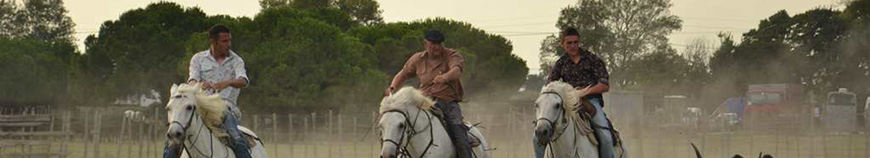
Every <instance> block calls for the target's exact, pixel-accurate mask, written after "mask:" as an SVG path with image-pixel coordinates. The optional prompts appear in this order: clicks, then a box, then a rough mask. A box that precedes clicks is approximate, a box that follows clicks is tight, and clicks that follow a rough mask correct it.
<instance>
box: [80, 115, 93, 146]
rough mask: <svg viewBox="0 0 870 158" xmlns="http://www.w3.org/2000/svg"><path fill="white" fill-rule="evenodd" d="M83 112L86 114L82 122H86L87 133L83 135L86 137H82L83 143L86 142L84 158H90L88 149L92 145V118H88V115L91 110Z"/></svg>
mask: <svg viewBox="0 0 870 158" xmlns="http://www.w3.org/2000/svg"><path fill="white" fill-rule="evenodd" d="M81 112H82V113H84V114H82V120H84V121H85V133H84V134H83V135H84V137H82V141H84V143H83V144H84V145H85V150H84V157H88V149H89V148H90V145H91V139H90V135H91V118H90V117H88V116H90V115H88V114H89V113H90V110H89V109H84V110H82V111H81Z"/></svg>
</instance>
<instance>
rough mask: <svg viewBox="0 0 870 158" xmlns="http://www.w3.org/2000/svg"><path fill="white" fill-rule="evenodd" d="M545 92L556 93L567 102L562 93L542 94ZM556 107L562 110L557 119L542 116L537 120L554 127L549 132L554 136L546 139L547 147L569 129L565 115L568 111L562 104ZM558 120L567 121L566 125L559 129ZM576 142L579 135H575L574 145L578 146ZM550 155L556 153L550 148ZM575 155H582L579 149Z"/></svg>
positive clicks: (554, 93)
mask: <svg viewBox="0 0 870 158" xmlns="http://www.w3.org/2000/svg"><path fill="white" fill-rule="evenodd" d="M543 94H553V95H556V96H557V97H559V100H561V101H562V103H563V104H564V103H565V101H564V100H565V99H563V98H562V95H560V94H559V93H556V92H554V91H545V92H541V95H543ZM578 104H579V102H578ZM556 109H559V110H561V111H559V115H558V116H556V119H554V120H550V119H547V118H546V117H541V118H538V119H537V120H535V123H536V124H537V123H538V121H545V122H547V123H549V124H550V129H553V130H552V131H551V133H549V134H550V135H551V136H552V137H550V140H548V141H546V144H543V145H544V146H545V147H546V146H550V145H551V144H552V143H553V142H556V141H557V140H559V138H561V137H562V135H564V134H565V131H566V130H568V124H567V122H568V119H567V118H566V117H565V113H567V111H566V109H565V108H564V106H562V105H560V106H557V108H556ZM556 121H562V123H565V125H562V126H561V129H557V128H559V127H558V126H557V125H556V123H557V122H556ZM575 128H576V127H575ZM557 131H558V132H557ZM576 144H577V136H575V137H574V146H576ZM551 148H552V147H551ZM550 155H555V154H554V153H553V150H552V149H551V150H550ZM574 155H575V157H577V156H579V155H580V153H578V151H576V150H575V151H574Z"/></svg>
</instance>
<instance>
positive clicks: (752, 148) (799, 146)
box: [0, 133, 870, 158]
mask: <svg viewBox="0 0 870 158" xmlns="http://www.w3.org/2000/svg"><path fill="white" fill-rule="evenodd" d="M529 140H531V138H530V136H525V137H522V136H519V137H515V138H514V139H503V138H495V139H494V138H490V143H492V147H494V148H496V150H494V151H493V155H494V157H497V158H526V157H532V149H531V143H530V141H529ZM868 140H870V135H865V134H851V135H830V134H818V135H792V134H788V133H782V134H779V135H774V134H748V133H710V134H704V135H693V136H690V135H679V134H673V135H646V136H644V138H643V139H637V138H625V142H626V145H627V147H628V149H629V152H630V153H629V154H630V156H631V157H639V158H694V157H695V154H694V151H693V150H692V149H691V146H690V145H689V142H693V143H695V145H697V147H698V148H699V150H700V151H701V152H702V153H703V155H704V157H711V158H730V157H731V156H733V155H734V154H741V155H743V156H746V157H756V156H757V155H758V153H759V152H764V153H766V154H771V155H774V156H775V157H788V158H824V157H830V158H843V157H846V158H851V157H870V141H868ZM134 143H142V145H141V148H142V149H141V150H140V145H139V144H134ZM265 143H266V145H265V146H266V149H267V152H268V153H269V155H270V157H315V158H344V157H377V155H378V152H379V151H380V145H379V144H378V142H377V141H376V140H374V139H367V140H366V141H364V142H360V141H359V139H356V140H355V142H353V141H344V142H343V141H332V142H313V141H310V142H300V143H295V144H291V143H286V142H278V143H273V142H269V141H266V142H265ZM149 146H150V148H149ZM68 147H69V148H68V152H67V154H68V156H69V157H72V158H81V157H86V156H85V152H84V151H85V143H83V142H81V141H71V142H70V144H69V146H68ZM162 147H163V144H162V141H159V140H155V141H150V142H148V141H144V142H127V143H122V144H117V143H114V142H112V143H110V142H104V143H100V149H99V152H100V155H99V157H101V158H110V157H112V158H114V157H125V158H139V157H159V155H160V154H161V153H162ZM22 149H25V150H24V151H26V147H22V146H16V147H4V148H2V149H0V155H3V157H12V156H13V155H9V154H10V153H18V152H22V151H23V150H22ZM94 149H95V148H94V146H88V150H90V152H89V153H88V155H87V157H97V156H96V155H94V154H93V153H94ZM31 150H32V151H34V152H42V151H45V150H48V147H47V146H45V145H41V146H32V148H31ZM51 151H52V152H59V151H60V144H59V142H55V143H53V145H52V147H51ZM15 157H17V156H15Z"/></svg>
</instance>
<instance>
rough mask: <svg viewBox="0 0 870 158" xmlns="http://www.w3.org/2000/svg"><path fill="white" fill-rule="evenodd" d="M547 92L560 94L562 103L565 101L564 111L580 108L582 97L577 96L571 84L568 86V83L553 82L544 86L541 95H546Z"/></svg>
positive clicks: (572, 113)
mask: <svg viewBox="0 0 870 158" xmlns="http://www.w3.org/2000/svg"><path fill="white" fill-rule="evenodd" d="M545 92H552V93H556V94H559V96H560V97H562V101H563V103H562V108H563V109H572V110H573V109H575V108H579V107H577V106H578V105H579V103H580V97H578V96H577V94H575V90H574V86H571V84H568V83H565V82H562V81H553V82H550V83H549V84H547V85H544V87H543V88H541V94H544V93H545ZM569 114H571V115H572V116H573V115H576V114H577V113H574V112H569Z"/></svg>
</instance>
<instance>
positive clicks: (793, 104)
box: [743, 84, 811, 130]
mask: <svg viewBox="0 0 870 158" xmlns="http://www.w3.org/2000/svg"><path fill="white" fill-rule="evenodd" d="M744 110H745V111H744V115H743V123H744V127H745V128H748V129H750V130H796V129H801V128H803V127H804V125H805V124H804V123H801V121H803V120H807V121H809V120H811V117H810V116H811V115H810V114H811V112H810V107H809V106H808V105H807V104H805V103H804V92H803V86H802V85H799V84H753V85H749V89H748V90H747V92H746V106H745V107H744Z"/></svg>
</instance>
